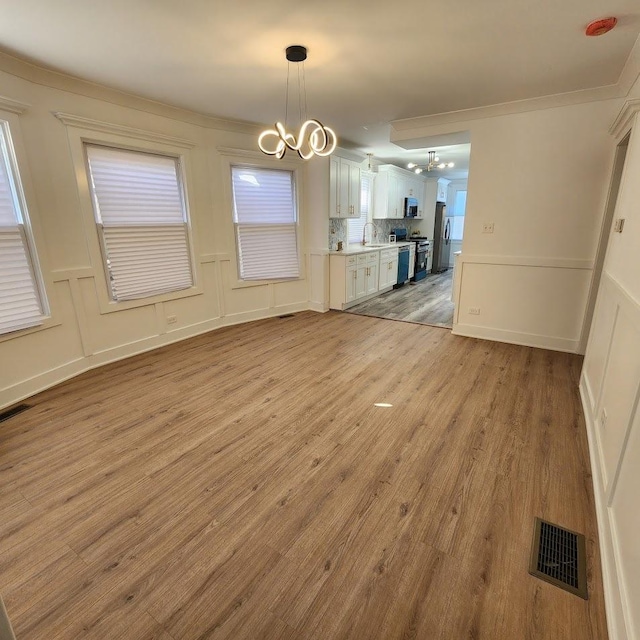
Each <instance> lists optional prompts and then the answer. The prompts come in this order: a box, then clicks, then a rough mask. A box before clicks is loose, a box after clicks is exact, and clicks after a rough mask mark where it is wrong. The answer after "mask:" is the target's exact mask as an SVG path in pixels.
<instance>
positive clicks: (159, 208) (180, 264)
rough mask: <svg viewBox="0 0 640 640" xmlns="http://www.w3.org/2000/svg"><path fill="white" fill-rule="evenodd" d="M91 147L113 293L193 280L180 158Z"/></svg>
mask: <svg viewBox="0 0 640 640" xmlns="http://www.w3.org/2000/svg"><path fill="white" fill-rule="evenodd" d="M86 150H87V159H88V163H89V178H90V185H91V191H92V196H93V205H94V211H95V216H96V221H97V223H98V229H99V232H100V239H101V242H102V250H103V253H104V258H105V264H106V270H107V276H108V280H109V286H110V289H111V296H112V298H113V299H114V300H134V299H137V298H146V297H148V296H152V295H158V294H161V293H168V292H170V291H179V290H182V289H188V288H189V287H191V286H193V271H192V268H191V254H190V250H189V235H188V228H187V220H186V212H185V206H184V200H183V195H182V188H181V184H180V179H179V171H178V161H177V159H176V158H169V157H166V156H160V155H154V154H151V153H143V152H138V151H127V150H123V149H112V148H110V147H101V146H98V145H87V146H86Z"/></svg>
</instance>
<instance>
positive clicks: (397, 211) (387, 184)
mask: <svg viewBox="0 0 640 640" xmlns="http://www.w3.org/2000/svg"><path fill="white" fill-rule="evenodd" d="M424 189H425V183H424V179H423V178H421V177H419V176H416V175H415V174H414V173H413V172H411V171H405V170H404V169H400V168H399V167H396V166H395V165H391V164H383V165H381V166H380V167H378V175H377V176H376V180H375V183H374V190H373V217H374V218H404V199H405V198H408V197H413V198H416V199H417V200H418V217H422V212H423V210H424V196H425V191H424Z"/></svg>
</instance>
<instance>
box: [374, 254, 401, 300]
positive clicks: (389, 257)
mask: <svg viewBox="0 0 640 640" xmlns="http://www.w3.org/2000/svg"><path fill="white" fill-rule="evenodd" d="M397 282H398V248H397V247H392V248H390V249H382V251H380V278H379V280H378V290H380V291H382V290H383V289H387V288H389V287H390V286H392V285H394V284H396V283H397Z"/></svg>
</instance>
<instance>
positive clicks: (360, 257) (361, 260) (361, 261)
mask: <svg viewBox="0 0 640 640" xmlns="http://www.w3.org/2000/svg"><path fill="white" fill-rule="evenodd" d="M367 258H368V256H367V254H366V253H360V254H358V264H366V263H367Z"/></svg>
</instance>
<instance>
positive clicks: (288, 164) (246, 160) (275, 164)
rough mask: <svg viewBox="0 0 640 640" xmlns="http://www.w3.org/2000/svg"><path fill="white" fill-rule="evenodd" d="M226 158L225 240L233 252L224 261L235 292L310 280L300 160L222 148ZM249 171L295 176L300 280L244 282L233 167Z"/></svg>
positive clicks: (224, 167)
mask: <svg viewBox="0 0 640 640" xmlns="http://www.w3.org/2000/svg"><path fill="white" fill-rule="evenodd" d="M217 151H218V152H219V153H220V155H221V156H222V163H223V171H224V175H225V176H226V179H225V180H224V198H225V203H226V210H227V211H228V215H227V216H225V220H226V231H225V234H224V237H225V239H226V244H227V246H228V247H229V251H228V252H227V253H226V254H223V255H222V256H221V261H222V262H225V261H228V262H229V263H230V264H231V265H232V266H231V269H230V272H229V277H228V283H227V284H228V286H229V287H230V288H231V289H245V288H249V287H263V286H265V285H273V284H282V285H286V284H289V283H296V282H300V281H302V280H306V279H307V254H308V250H307V248H306V245H305V242H304V238H305V227H306V225H305V211H304V209H303V206H302V203H303V202H305V199H304V185H303V179H302V178H303V168H304V163H303V161H302V160H298V159H297V158H291V159H289V157H288V156H287V158H286V159H282V160H276V159H274V158H270V157H267V156H265V155H264V154H263V153H260V152H256V151H246V150H243V149H231V148H228V147H218V148H217ZM238 166H240V167H247V168H249V169H282V170H285V171H291V172H292V173H293V181H294V198H295V204H296V243H297V247H298V270H299V271H298V273H299V275H298V277H292V278H275V279H269V280H242V279H241V278H240V258H239V255H238V245H237V241H236V224H235V222H234V219H233V183H232V173H231V171H232V167H238Z"/></svg>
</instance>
